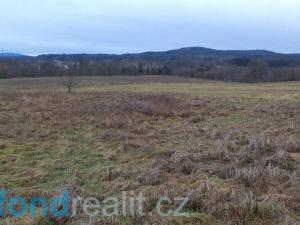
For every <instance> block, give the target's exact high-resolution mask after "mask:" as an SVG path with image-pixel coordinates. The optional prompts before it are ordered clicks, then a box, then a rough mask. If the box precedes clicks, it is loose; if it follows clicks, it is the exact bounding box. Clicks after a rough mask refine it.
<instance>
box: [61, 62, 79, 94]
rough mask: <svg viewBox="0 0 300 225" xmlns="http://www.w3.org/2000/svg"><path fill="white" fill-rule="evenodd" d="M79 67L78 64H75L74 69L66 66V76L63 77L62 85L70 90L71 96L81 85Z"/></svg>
mask: <svg viewBox="0 0 300 225" xmlns="http://www.w3.org/2000/svg"><path fill="white" fill-rule="evenodd" d="M77 67H78V65H77V64H75V65H74V68H73V67H72V68H71V69H70V67H69V66H68V65H65V66H64V69H65V75H64V76H63V82H62V83H63V85H64V86H65V87H66V88H67V89H68V93H69V94H70V93H71V92H72V90H73V87H74V86H75V85H78V84H79V83H80V80H79V77H78V76H77Z"/></svg>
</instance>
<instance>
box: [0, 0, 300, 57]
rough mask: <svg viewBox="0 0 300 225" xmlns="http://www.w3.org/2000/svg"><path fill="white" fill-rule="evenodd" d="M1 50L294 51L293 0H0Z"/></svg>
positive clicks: (297, 31) (298, 15) (297, 35)
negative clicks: (190, 47) (210, 49)
mask: <svg viewBox="0 0 300 225" xmlns="http://www.w3.org/2000/svg"><path fill="white" fill-rule="evenodd" d="M0 10H1V12H0V48H3V49H4V51H5V52H19V53H25V54H32V55H35V54H41V53H83V52H85V53H125V52H143V51H150V50H151V51H158V50H167V49H174V48H180V47H187V46H203V47H210V48H217V49H268V50H274V51H279V52H300V25H299V21H300V1H299V0H0Z"/></svg>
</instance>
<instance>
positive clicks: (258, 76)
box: [248, 59, 269, 81]
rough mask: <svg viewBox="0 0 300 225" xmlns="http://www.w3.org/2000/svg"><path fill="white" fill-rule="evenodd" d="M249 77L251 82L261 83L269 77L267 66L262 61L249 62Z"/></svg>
mask: <svg viewBox="0 0 300 225" xmlns="http://www.w3.org/2000/svg"><path fill="white" fill-rule="evenodd" d="M248 68H249V75H250V79H252V80H253V81H263V80H266V79H267V78H268V76H269V66H268V64H267V63H266V62H265V61H263V60H262V59H253V60H251V61H250V62H249V65H248Z"/></svg>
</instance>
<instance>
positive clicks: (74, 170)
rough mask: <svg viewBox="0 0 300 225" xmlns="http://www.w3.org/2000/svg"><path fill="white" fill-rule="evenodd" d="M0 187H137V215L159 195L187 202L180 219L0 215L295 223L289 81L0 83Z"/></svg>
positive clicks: (31, 191) (86, 190)
mask: <svg viewBox="0 0 300 225" xmlns="http://www.w3.org/2000/svg"><path fill="white" fill-rule="evenodd" d="M1 188H4V189H7V190H10V191H11V194H19V195H22V196H25V197H29V196H35V195H41V194H42V195H45V196H51V195H55V194H60V193H59V192H60V191H61V190H63V189H68V190H69V191H70V194H71V195H74V196H75V195H78V194H79V195H82V196H95V197H97V198H99V199H103V198H105V197H107V196H112V195H116V194H118V193H121V192H122V191H135V192H143V193H144V195H145V198H146V201H145V210H146V212H152V211H154V210H153V209H154V208H155V204H154V203H155V202H156V201H157V200H158V198H159V197H160V196H162V195H166V196H171V197H176V196H187V197H189V201H188V203H187V205H186V207H185V208H184V211H185V212H186V213H187V216H182V217H176V216H170V217H164V218H162V217H159V216H158V215H156V214H155V213H152V214H151V216H150V215H149V213H148V214H147V215H146V216H144V217H139V216H135V217H132V216H131V217H112V218H101V217H99V218H93V219H92V220H91V219H90V218H85V217H84V216H82V217H76V218H72V217H70V218H67V219H65V220H56V219H54V218H50V217H49V218H46V219H45V218H34V219H32V218H30V217H26V218H22V219H14V218H11V217H9V216H8V215H7V216H6V215H5V216H4V218H3V219H1V220H0V224H1V223H2V224H28V225H33V224H34V225H42V224H53V225H58V224H81V222H83V223H84V224H91V225H97V224H99V225H100V224H203V225H215V224H220V225H221V224H222V225H230V224H232V225H233V224H241V225H248V224H249V225H265V224H272V225H273V224H274V225H296V224H299V223H300V82H286V83H256V84H244V83H224V82H212V81H206V80H198V79H191V78H184V77H171V76H144V77H124V76H123V77H117V76H116V77H84V78H80V83H79V84H78V85H76V86H75V87H74V89H73V92H72V93H71V94H68V93H66V89H65V87H63V86H62V84H61V80H60V78H19V79H8V80H0V189H1ZM174 204H175V203H174ZM173 206H174V205H173ZM165 207H166V208H168V207H172V205H171V206H170V205H168V206H167V205H166V206H165Z"/></svg>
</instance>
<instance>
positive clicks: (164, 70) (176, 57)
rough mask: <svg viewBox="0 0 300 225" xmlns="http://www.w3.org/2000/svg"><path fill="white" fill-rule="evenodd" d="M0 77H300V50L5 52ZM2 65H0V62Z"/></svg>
mask: <svg viewBox="0 0 300 225" xmlns="http://www.w3.org/2000/svg"><path fill="white" fill-rule="evenodd" d="M2 58H5V60H2V62H1V65H2V69H1V67H0V78H10V77H24V76H25V77H41V76H63V75H68V74H71V75H78V76H98V75H105V76H114V75H133V76H139V75H177V76H188V77H197V78H203V79H212V80H224V81H237V82H258V81H291V80H300V54H283V53H277V52H272V51H267V50H216V49H210V48H203V47H188V48H181V49H175V50H169V51H161V52H143V53H136V54H121V55H116V54H44V55H39V56H35V57H31V56H25V55H21V54H16V53H4V54H3V55H2ZM3 65H4V66H3Z"/></svg>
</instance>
